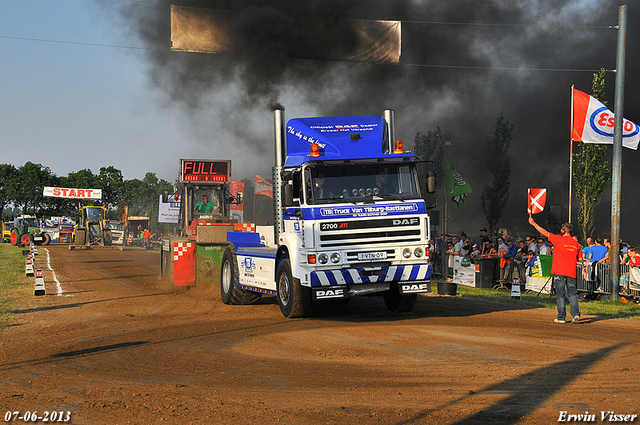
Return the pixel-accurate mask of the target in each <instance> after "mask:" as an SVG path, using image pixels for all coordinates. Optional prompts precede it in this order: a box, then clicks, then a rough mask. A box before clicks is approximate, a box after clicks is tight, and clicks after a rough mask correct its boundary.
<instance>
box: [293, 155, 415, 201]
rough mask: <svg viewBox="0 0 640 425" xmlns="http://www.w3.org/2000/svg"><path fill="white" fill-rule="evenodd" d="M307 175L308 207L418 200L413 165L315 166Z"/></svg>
mask: <svg viewBox="0 0 640 425" xmlns="http://www.w3.org/2000/svg"><path fill="white" fill-rule="evenodd" d="M306 173H307V174H306V178H305V183H306V186H307V188H306V190H307V202H308V203H314V204H327V203H337V202H359V201H377V200H389V199H391V200H405V199H416V198H420V190H419V187H418V179H417V175H416V169H415V165H414V164H367V165H349V166H344V167H342V166H316V167H309V168H307V170H306Z"/></svg>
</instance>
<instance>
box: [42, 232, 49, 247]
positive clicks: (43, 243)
mask: <svg viewBox="0 0 640 425" xmlns="http://www.w3.org/2000/svg"><path fill="white" fill-rule="evenodd" d="M42 237H43V238H44V241H43V242H42V245H49V244H50V243H51V236H49V234H48V233H45V234H44V235H43V236H42Z"/></svg>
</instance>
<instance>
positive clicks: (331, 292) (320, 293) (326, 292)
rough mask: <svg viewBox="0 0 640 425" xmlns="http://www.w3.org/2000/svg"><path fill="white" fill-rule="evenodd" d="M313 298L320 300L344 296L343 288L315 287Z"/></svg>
mask: <svg viewBox="0 0 640 425" xmlns="http://www.w3.org/2000/svg"><path fill="white" fill-rule="evenodd" d="M314 295H315V299H316V300H322V299H327V298H344V297H345V296H346V293H345V290H344V288H331V289H316V290H315V291H314Z"/></svg>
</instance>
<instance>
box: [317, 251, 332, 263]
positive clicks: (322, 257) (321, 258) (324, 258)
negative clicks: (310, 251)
mask: <svg viewBox="0 0 640 425" xmlns="http://www.w3.org/2000/svg"><path fill="white" fill-rule="evenodd" d="M327 261H329V256H328V255H327V254H326V253H324V252H323V253H322V254H320V255H318V262H319V263H320V264H327Z"/></svg>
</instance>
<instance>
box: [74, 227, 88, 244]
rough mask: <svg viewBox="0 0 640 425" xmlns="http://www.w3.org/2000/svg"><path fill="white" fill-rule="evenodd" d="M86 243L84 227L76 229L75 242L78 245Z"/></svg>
mask: <svg viewBox="0 0 640 425" xmlns="http://www.w3.org/2000/svg"><path fill="white" fill-rule="evenodd" d="M86 243H87V231H86V230H85V229H77V230H76V240H75V244H76V245H78V246H82V245H85V244H86Z"/></svg>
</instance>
